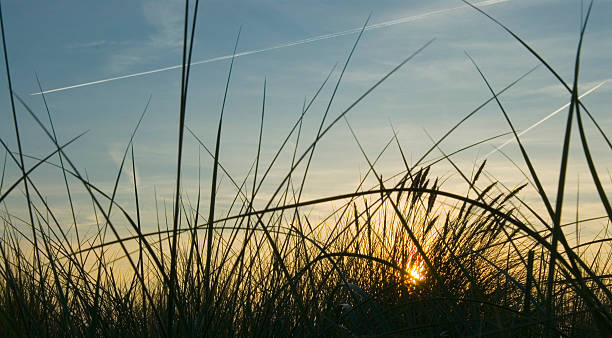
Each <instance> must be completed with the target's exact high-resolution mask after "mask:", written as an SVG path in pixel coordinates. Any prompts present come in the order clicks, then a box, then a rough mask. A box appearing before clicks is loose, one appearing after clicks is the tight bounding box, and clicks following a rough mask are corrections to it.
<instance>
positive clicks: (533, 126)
mask: <svg viewBox="0 0 612 338" xmlns="http://www.w3.org/2000/svg"><path fill="white" fill-rule="evenodd" d="M610 80H611V79H606V80H604V81H602V82H600V83H599V84H598V85H596V86H594V87H593V88H591V89H589V90H587V91H586V92H584V93H583V94H582V95H580V96H579V97H578V99H582V98H583V97H585V96H587V95H589V94H591V93H592V92H594V91H596V90H597V89H599V87H601V86H603V85H604V84H605V83H606V82H608V81H610ZM570 104H571V102H568V103H566V104H565V105H563V107H560V108H559V109H557V110H555V111H554V112H552V113H550V114H548V115H546V116H544V117H543V118H542V119H540V121H538V122H536V123H534V124H532V125H531V126H530V127H529V128H527V129H525V130H523V131H521V132H520V133H518V134H517V136H522V135H523V134H525V133H527V132H528V131H530V130H531V129H533V128H535V127H537V126H538V125H540V124H541V123H542V122H544V121H546V120H548V119H549V118H551V117H553V116H555V115H557V114H558V113H559V112H561V111H563V110H565V109H567V107H569V105H570ZM515 140H516V138H515V137H512V138H509V139H508V140H506V142H504V143H502V145H500V146H499V147H496V148H495V149H493V150H492V151H491V152H489V153H488V154H486V155H485V156H484V157H483V158H482V159H486V158H487V157H489V156H491V155H493V154H494V153H495V152H497V151H499V150H501V148H503V147H505V146H507V145H508V144H510V142H512V141H515Z"/></svg>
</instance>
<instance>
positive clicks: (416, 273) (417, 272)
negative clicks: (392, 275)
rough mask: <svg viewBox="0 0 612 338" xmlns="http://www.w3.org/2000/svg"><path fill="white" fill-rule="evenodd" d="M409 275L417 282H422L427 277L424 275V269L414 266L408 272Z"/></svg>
mask: <svg viewBox="0 0 612 338" xmlns="http://www.w3.org/2000/svg"><path fill="white" fill-rule="evenodd" d="M408 275H409V276H410V279H412V280H414V281H415V282H416V281H421V280H423V278H424V277H425V276H424V275H423V268H422V267H419V266H413V267H412V268H411V269H410V270H408Z"/></svg>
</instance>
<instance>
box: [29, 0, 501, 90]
mask: <svg viewBox="0 0 612 338" xmlns="http://www.w3.org/2000/svg"><path fill="white" fill-rule="evenodd" d="M507 1H510V0H487V1H480V2H477V3H474V5H475V6H479V7H484V6H490V5H495V4H498V3H502V2H507ZM466 7H469V6H468V5H462V6H458V7H453V8H446V9H440V10H437V11H431V12H427V13H423V14H418V15H412V16H406V17H403V18H399V19H395V20H389V21H384V22H380V23H376V24H372V25H369V26H366V28H365V30H371V29H379V28H385V27H389V26H394V25H399V24H402V23H407V22H412V21H416V20H420V19H423V18H426V17H429V16H432V15H437V14H443V13H447V12H451V11H455V10H459V9H462V8H466ZM360 31H361V28H354V29H349V30H345V31H342V32H337V33H330V34H325V35H319V36H314V37H311V38H306V39H302V40H297V41H293V42H286V43H282V44H279V45H276V46H272V47H266V48H260V49H253V50H249V51H244V52H240V53H236V55H233V56H234V57H240V56H246V55H251V54H256V53H263V52H268V51H271V50H275V49H281V48H286V47H292V46H297V45H303V44H306V43H312V42H316V41H321V40H327V39H333V38H337V37H340V36H345V35H351V34H355V33H359V32H360ZM231 58H232V55H231V54H229V55H224V56H218V57H214V58H212V59H206V60H201V61H196V62H192V63H191V65H192V66H193V65H201V64H204V63H211V62H217V61H222V60H227V59H231ZM181 67H182V65H176V66H170V67H164V68H158V69H153V70H148V71H145V72H140V73H133V74H128V75H121V76H116V77H111V78H107V79H102V80H97V81H91V82H85V83H79V84H75V85H71V86H66V87H61V88H55V89H49V90H45V91H42V92H37V93H32V94H30V95H40V94H48V93H55V92H61V91H64V90H68V89H74V88H79V87H86V86H91V85H96V84H100V83H105V82H110V81H116V80H122V79H127V78H131V77H138V76H144V75H149V74H154V73H159V72H165V71H167V70H172V69H178V68H181Z"/></svg>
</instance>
